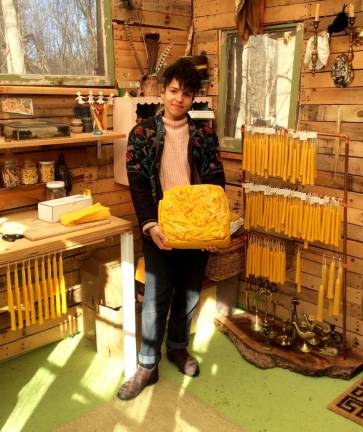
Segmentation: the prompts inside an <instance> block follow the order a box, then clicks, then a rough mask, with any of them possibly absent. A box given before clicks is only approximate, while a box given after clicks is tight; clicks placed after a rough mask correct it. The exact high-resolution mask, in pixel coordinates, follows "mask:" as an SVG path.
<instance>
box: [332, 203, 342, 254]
mask: <svg viewBox="0 0 363 432" xmlns="http://www.w3.org/2000/svg"><path fill="white" fill-rule="evenodd" d="M340 227H341V212H340V207H337V208H336V210H335V233H334V246H335V247H339V242H340Z"/></svg>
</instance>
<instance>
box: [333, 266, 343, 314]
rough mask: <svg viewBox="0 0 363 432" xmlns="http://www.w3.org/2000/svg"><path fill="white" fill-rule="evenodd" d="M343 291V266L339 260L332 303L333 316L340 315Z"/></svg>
mask: <svg viewBox="0 0 363 432" xmlns="http://www.w3.org/2000/svg"><path fill="white" fill-rule="evenodd" d="M342 290H343V265H342V260H341V259H340V260H339V267H338V276H337V278H336V281H335V290H334V302H333V315H334V316H339V315H340V302H341V301H342Z"/></svg>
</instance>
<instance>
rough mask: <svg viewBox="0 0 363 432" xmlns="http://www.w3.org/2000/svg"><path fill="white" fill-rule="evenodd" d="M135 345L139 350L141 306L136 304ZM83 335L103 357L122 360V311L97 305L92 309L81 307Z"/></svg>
mask: <svg viewBox="0 0 363 432" xmlns="http://www.w3.org/2000/svg"><path fill="white" fill-rule="evenodd" d="M135 308H136V310H135V313H136V345H137V350H139V348H140V340H141V304H140V303H136V306H135ZM83 314H84V318H85V322H84V334H85V336H86V337H87V338H88V339H90V340H91V341H92V342H94V343H95V346H96V350H97V353H99V354H101V355H102V356H103V357H111V358H115V359H119V360H123V355H124V352H123V350H124V343H123V341H124V332H123V309H122V307H120V308H117V309H112V308H109V307H107V306H103V305H97V306H96V307H95V308H92V307H90V306H88V305H85V304H84V305H83Z"/></svg>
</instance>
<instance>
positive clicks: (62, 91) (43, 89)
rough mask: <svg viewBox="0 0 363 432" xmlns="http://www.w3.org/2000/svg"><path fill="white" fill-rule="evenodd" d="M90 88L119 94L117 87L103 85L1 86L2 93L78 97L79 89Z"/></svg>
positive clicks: (86, 90) (95, 91)
mask: <svg viewBox="0 0 363 432" xmlns="http://www.w3.org/2000/svg"><path fill="white" fill-rule="evenodd" d="M90 90H92V91H93V94H97V93H98V92H99V91H102V93H103V94H104V95H106V96H108V95H110V94H111V93H113V94H114V95H117V89H115V88H114V87H113V88H103V87H86V88H84V87H55V86H54V87H53V86H25V85H3V86H0V94H3V95H8V94H30V95H36V94H40V95H60V96H68V95H69V96H74V97H76V95H77V91H80V92H81V93H82V94H86V93H88V92H89V91H90Z"/></svg>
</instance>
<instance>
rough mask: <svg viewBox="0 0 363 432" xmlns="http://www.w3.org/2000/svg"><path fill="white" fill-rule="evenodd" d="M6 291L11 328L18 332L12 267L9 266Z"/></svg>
mask: <svg viewBox="0 0 363 432" xmlns="http://www.w3.org/2000/svg"><path fill="white" fill-rule="evenodd" d="M6 290H7V295H8V308H9V314H10V328H11V330H16V318H15V309H14V296H13V290H12V287H11V276H10V266H9V265H8V267H7V269H6Z"/></svg>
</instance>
